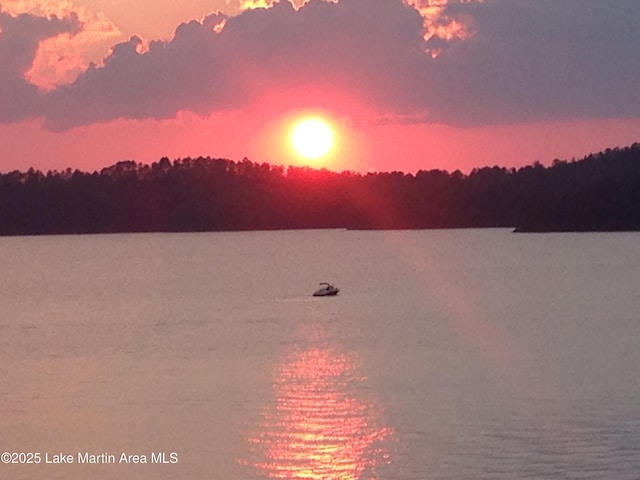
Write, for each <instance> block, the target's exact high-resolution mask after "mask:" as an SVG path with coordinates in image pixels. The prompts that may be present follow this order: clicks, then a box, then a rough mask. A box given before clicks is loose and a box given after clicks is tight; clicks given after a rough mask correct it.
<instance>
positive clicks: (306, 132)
mask: <svg viewBox="0 0 640 480" xmlns="http://www.w3.org/2000/svg"><path fill="white" fill-rule="evenodd" d="M333 143H334V135H333V130H332V129H331V127H330V126H329V124H328V123H327V122H326V121H324V120H322V119H320V118H305V119H303V120H301V121H299V122H298V123H296V124H295V126H294V127H293V129H292V131H291V145H292V146H293V149H294V150H295V151H296V153H298V155H300V156H302V157H304V158H307V159H309V160H315V159H319V158H321V157H324V156H325V155H327V154H328V153H329V151H330V150H331V148H332V147H333Z"/></svg>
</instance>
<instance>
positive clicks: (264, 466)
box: [249, 348, 390, 480]
mask: <svg viewBox="0 0 640 480" xmlns="http://www.w3.org/2000/svg"><path fill="white" fill-rule="evenodd" d="M364 380H365V379H364V378H362V377H360V376H359V375H358V374H357V372H356V371H355V369H354V365H353V363H352V359H351V358H350V357H349V356H347V355H343V354H338V353H336V352H334V351H332V350H331V349H326V348H311V349H309V350H306V351H302V352H298V353H296V354H294V355H292V356H291V357H290V358H288V359H287V360H286V361H285V362H284V363H283V364H282V365H281V366H280V368H279V369H278V374H277V376H276V378H275V379H274V393H275V394H276V403H275V405H272V406H271V407H272V408H270V409H267V410H266V411H265V413H264V421H263V422H262V423H261V425H260V426H259V428H258V432H256V434H255V435H254V436H253V437H252V438H250V439H249V440H250V442H251V443H252V444H255V445H256V446H257V447H258V453H259V457H258V458H256V459H255V460H254V461H253V462H249V463H253V466H254V467H256V468H257V470H258V471H260V472H262V473H263V474H265V475H266V476H268V477H269V478H282V479H285V478H306V479H309V480H334V479H335V480H357V479H360V478H364V475H365V473H366V474H368V475H372V474H373V473H374V472H375V471H376V467H377V466H379V465H381V464H384V463H386V462H387V461H388V457H387V455H386V453H385V451H384V449H383V448H382V447H383V443H384V440H385V438H386V437H387V436H388V435H389V434H390V431H389V430H388V429H386V428H383V427H380V426H379V425H378V422H379V419H378V418H376V416H375V413H376V409H375V407H374V405H372V404H370V403H367V402H366V401H365V400H364V399H363V398H360V395H357V389H355V388H354V386H355V385H357V384H358V383H360V382H362V381H364Z"/></svg>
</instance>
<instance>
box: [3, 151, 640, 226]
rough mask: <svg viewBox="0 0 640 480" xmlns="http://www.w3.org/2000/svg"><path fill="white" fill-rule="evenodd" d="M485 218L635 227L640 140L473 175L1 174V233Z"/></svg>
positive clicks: (231, 165) (130, 164)
mask: <svg viewBox="0 0 640 480" xmlns="http://www.w3.org/2000/svg"><path fill="white" fill-rule="evenodd" d="M480 227H512V228H514V229H515V230H516V231H520V232H550V231H622V230H640V144H638V143H636V144H633V145H631V146H629V147H626V148H615V149H607V150H605V151H603V152H600V153H597V154H592V155H589V156H587V157H585V158H583V159H581V160H578V161H574V160H572V161H559V160H556V161H554V162H553V165H551V166H549V167H545V166H543V165H541V164H539V163H536V164H534V165H530V166H526V167H522V168H518V169H513V168H512V169H507V168H502V167H485V168H478V169H474V170H473V171H471V172H470V173H469V174H462V173H461V172H459V171H455V172H452V173H450V172H447V171H444V170H428V171H427V170H421V171H418V172H417V173H415V174H406V173H402V172H383V173H367V174H359V173H353V172H342V173H336V172H330V171H327V170H315V169H311V168H307V167H287V168H285V167H280V166H271V165H268V164H265V163H262V164H258V163H254V162H251V161H249V160H247V159H245V160H243V161H240V162H233V161H230V160H226V159H212V158H208V157H207V158H204V157H199V158H184V159H179V160H175V161H170V160H169V159H167V158H162V159H160V160H159V161H157V162H155V163H153V164H151V165H147V164H140V163H136V162H134V161H122V162H118V163H116V164H115V165H112V166H110V167H107V168H104V169H102V170H101V171H99V172H98V171H96V172H82V171H78V170H71V169H67V170H65V171H62V172H59V171H50V172H47V173H43V172H40V171H37V170H33V169H30V170H29V171H27V172H19V171H13V172H8V173H4V174H0V235H38V234H79V233H121V232H196V231H233V230H272V229H306V228H350V229H426V228H480Z"/></svg>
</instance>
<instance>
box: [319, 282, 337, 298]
mask: <svg viewBox="0 0 640 480" xmlns="http://www.w3.org/2000/svg"><path fill="white" fill-rule="evenodd" d="M339 291H340V289H339V288H337V287H334V286H333V285H331V284H330V283H327V282H322V283H321V284H320V288H319V289H318V290H316V291H315V292H313V296H314V297H333V296H335V295H337V294H338V292H339Z"/></svg>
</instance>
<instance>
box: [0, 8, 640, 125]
mask: <svg viewBox="0 0 640 480" xmlns="http://www.w3.org/2000/svg"><path fill="white" fill-rule="evenodd" d="M236 3H238V5H239V6H241V5H240V4H242V6H244V8H246V10H244V11H243V12H242V13H240V14H238V15H237V16H233V17H227V16H226V15H222V14H212V15H210V16H208V17H206V18H205V19H203V20H202V21H192V22H189V23H185V24H182V25H180V26H179V27H178V28H177V29H176V32H175V35H174V37H173V38H172V39H171V40H169V41H152V42H150V43H149V45H148V48H143V44H142V40H141V39H140V38H138V37H132V38H131V39H129V40H128V41H126V42H123V43H120V44H117V45H116V46H114V47H113V49H112V51H111V53H110V55H109V56H108V57H107V58H106V59H105V61H104V64H103V65H92V66H90V67H89V68H88V69H87V70H86V71H85V72H84V73H82V74H81V75H79V76H78V78H77V79H76V80H75V81H74V82H73V83H71V84H69V85H63V86H59V87H58V88H56V89H55V90H52V91H51V92H49V93H47V94H46V95H43V96H42V101H41V103H40V104H39V107H38V108H39V114H40V115H42V116H44V118H45V125H46V126H47V128H49V129H52V130H65V129H69V128H73V127H75V126H79V125H86V124H91V123H95V122H108V121H111V120H113V119H116V118H133V119H145V118H155V119H162V118H169V117H173V116H175V115H176V113H177V112H179V111H181V110H186V111H187V110H188V111H192V112H195V113H198V114H200V115H207V114H209V113H212V112H216V111H225V110H233V109H246V108H250V107H251V106H252V105H254V104H255V103H256V102H259V101H260V99H262V98H265V97H266V96H269V95H270V94H272V93H273V92H291V95H290V97H289V98H288V99H287V98H285V97H286V95H285V96H283V95H280V97H279V98H282V99H283V100H282V101H283V102H284V103H286V104H284V103H283V104H282V105H280V106H279V108H296V107H299V106H304V107H306V106H310V102H313V101H314V98H313V97H305V96H304V95H303V94H301V93H300V92H304V91H305V87H309V91H312V92H317V91H319V90H322V89H325V90H327V91H340V92H341V93H344V94H348V95H350V96H351V97H352V98H355V99H357V101H358V102H360V103H361V104H362V105H363V106H364V107H366V110H367V111H370V112H372V121H374V122H379V121H380V119H384V121H385V122H390V121H397V122H410V123H415V122H418V121H423V122H439V123H448V124H452V125H485V124H501V123H502V124H506V123H517V122H528V121H534V120H551V119H559V118H577V117H581V118H593V117H640V97H639V96H638V94H637V91H638V85H637V83H638V80H637V79H638V78H640V49H637V45H638V44H640V31H639V30H638V29H637V28H636V25H637V23H638V20H640V12H639V11H638V9H637V1H636V0H617V1H616V2H615V4H613V3H610V2H603V1H601V0H581V2H574V1H570V0H485V1H479V0H473V1H471V0H457V1H453V0H450V1H448V2H445V1H444V0H405V1H402V0H340V1H339V2H337V3H336V2H329V1H322V0H310V1H308V2H305V1H299V2H294V3H293V4H292V3H290V2H288V1H284V0H283V1H280V2H272V1H264V2H263V1H258V2H256V1H252V2H246V1H242V2H236ZM249 3H251V4H252V5H251V6H253V7H260V6H261V7H268V8H249V6H250V5H249ZM39 28H40V27H39ZM42 28H44V27H42ZM3 33H4V32H3ZM1 38H2V37H0V39H1ZM39 38H43V37H39ZM0 41H1V40H0ZM14 54H15V53H11V54H7V55H14ZM22 58H27V57H25V56H24V55H23V57H22ZM31 58H32V57H31ZM23 73H24V72H23ZM22 86H23V87H26V88H28V87H29V85H28V84H24V82H23V83H22ZM294 92H295V94H294ZM24 93H25V95H27V96H28V94H29V92H24ZM335 98H343V97H341V96H340V95H336V97H335ZM325 106H326V107H329V108H333V109H334V110H335V111H337V112H340V113H342V114H345V115H348V114H349V112H348V111H346V109H345V106H344V105H342V104H340V103H339V102H336V103H334V104H331V102H330V101H329V104H328V105H325ZM28 114H30V115H34V114H35V113H34V111H33V108H32V109H31V111H30V113H28ZM23 115H25V114H24V113H23ZM3 118H5V117H3ZM5 121H7V120H6V118H5ZM359 121H362V118H359Z"/></svg>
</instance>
